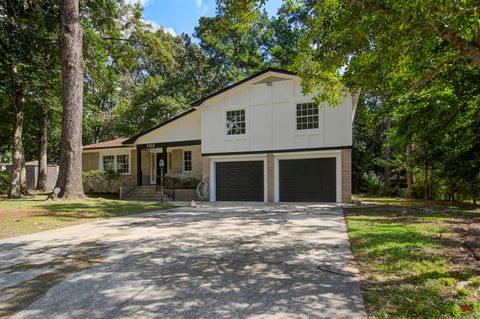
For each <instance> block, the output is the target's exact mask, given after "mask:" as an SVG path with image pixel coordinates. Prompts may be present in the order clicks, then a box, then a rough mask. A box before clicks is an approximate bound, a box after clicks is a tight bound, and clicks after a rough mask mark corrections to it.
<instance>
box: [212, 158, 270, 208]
mask: <svg viewBox="0 0 480 319" xmlns="http://www.w3.org/2000/svg"><path fill="white" fill-rule="evenodd" d="M215 166H216V171H215V183H216V189H217V190H216V199H217V200H218V201H261V202H263V199H264V198H263V186H264V185H263V161H248V162H217V163H216V165H215Z"/></svg>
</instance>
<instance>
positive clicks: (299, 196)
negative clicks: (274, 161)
mask: <svg viewBox="0 0 480 319" xmlns="http://www.w3.org/2000/svg"><path fill="white" fill-rule="evenodd" d="M279 165H280V167H279V179H280V180H279V185H280V192H279V193H280V194H279V195H280V201H284V202H290V201H292V202H335V201H336V189H337V187H336V159H335V158H314V159H295V160H280V161H279Z"/></svg>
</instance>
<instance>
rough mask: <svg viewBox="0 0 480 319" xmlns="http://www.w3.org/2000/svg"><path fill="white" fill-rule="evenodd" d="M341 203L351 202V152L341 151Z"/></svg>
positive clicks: (348, 150)
mask: <svg viewBox="0 0 480 319" xmlns="http://www.w3.org/2000/svg"><path fill="white" fill-rule="evenodd" d="M341 157H342V198H341V200H342V202H343V203H351V202H352V150H351V149H347V150H342V152H341Z"/></svg>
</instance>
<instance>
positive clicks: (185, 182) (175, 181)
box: [164, 176, 200, 189]
mask: <svg viewBox="0 0 480 319" xmlns="http://www.w3.org/2000/svg"><path fill="white" fill-rule="evenodd" d="M164 183H165V187H166V188H171V189H175V188H176V189H180V188H182V189H195V188H197V185H198V183H200V180H199V179H198V178H195V177H187V178H179V177H171V176H165V177H164Z"/></svg>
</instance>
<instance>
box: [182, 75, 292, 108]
mask: <svg viewBox="0 0 480 319" xmlns="http://www.w3.org/2000/svg"><path fill="white" fill-rule="evenodd" d="M268 72H276V73H281V74H287V75H297V74H296V73H294V72H290V71H286V70H281V69H276V68H267V69H265V70H263V71H260V72H258V73H255V74H254V75H251V76H249V77H247V78H245V79H243V80H241V81H238V82H235V83H233V84H232V85H229V86H227V87H226V88H223V89H221V90H219V91H216V92H214V93H212V94H210V95H207V96H205V97H204V98H201V99H200V100H197V101H195V102H193V103H192V104H190V105H191V106H192V107H196V106H200V105H202V104H203V102H205V101H207V100H210V99H211V98H213V97H215V96H217V95H219V94H222V93H224V92H227V91H229V90H231V89H233V88H235V87H237V86H239V85H242V84H243V83H245V82H248V81H250V80H252V79H254V78H256V77H259V76H261V75H264V74H265V73H268Z"/></svg>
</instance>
